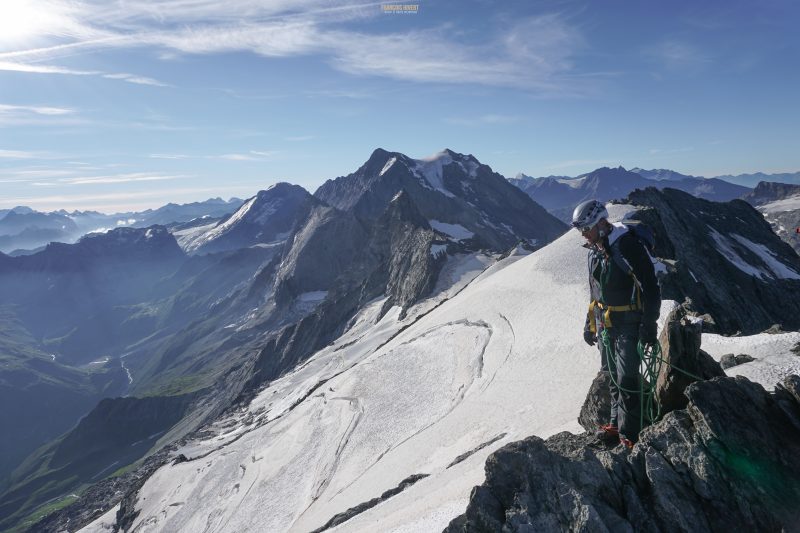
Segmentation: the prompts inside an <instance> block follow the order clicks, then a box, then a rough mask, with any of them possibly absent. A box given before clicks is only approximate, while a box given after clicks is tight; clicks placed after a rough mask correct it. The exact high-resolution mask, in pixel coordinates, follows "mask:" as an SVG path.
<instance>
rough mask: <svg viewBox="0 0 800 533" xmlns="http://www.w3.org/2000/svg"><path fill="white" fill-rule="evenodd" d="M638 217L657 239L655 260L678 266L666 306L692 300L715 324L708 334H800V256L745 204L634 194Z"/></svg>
mask: <svg viewBox="0 0 800 533" xmlns="http://www.w3.org/2000/svg"><path fill="white" fill-rule="evenodd" d="M627 201H628V203H631V204H633V205H637V206H642V207H645V208H649V209H643V210H641V211H639V212H637V213H636V215H635V217H636V218H638V219H640V220H642V221H643V222H645V223H647V224H648V225H649V226H650V227H652V228H653V230H654V231H655V233H656V249H655V255H656V256H658V257H661V258H666V259H671V260H673V261H675V262H676V269H675V271H674V272H670V273H668V274H667V275H666V276H664V277H662V278H661V293H662V297H663V298H665V299H671V300H676V301H679V302H680V301H684V299H685V298H686V297H688V298H690V299H691V301H692V305H693V308H694V309H696V310H697V311H698V312H700V313H707V314H709V315H711V317H713V322H714V323H713V324H712V323H710V322H707V323H706V324H705V327H706V331H715V332H720V333H726V334H734V333H736V332H737V331H738V332H741V333H743V334H746V335H749V334H754V333H759V332H761V331H764V330H765V329H767V328H768V327H770V326H772V325H773V324H776V323H778V324H780V325H781V327H782V328H783V329H784V330H797V329H798V328H800V257H798V256H797V254H796V253H795V252H794V250H792V248H791V247H790V246H789V245H788V244H786V243H785V242H783V241H781V240H780V239H779V238H778V237H777V236H776V235H775V234H774V233H773V232H772V230H771V229H770V227H769V224H768V223H767V222H766V221H765V220H764V218H763V217H762V216H761V214H760V213H759V212H758V211H756V210H755V209H754V208H753V207H751V206H750V205H749V204H747V203H746V202H743V201H741V200H732V201H730V202H727V203H716V202H708V201H706V200H700V199H698V198H695V197H693V196H691V195H689V194H686V193H684V192H681V191H678V190H674V189H664V190H662V191H659V190H657V189H654V188H648V189H645V190H639V191H634V192H633V193H631V194H630V196H629V198H628V200H627Z"/></svg>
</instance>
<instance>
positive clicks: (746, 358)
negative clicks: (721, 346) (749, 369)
mask: <svg viewBox="0 0 800 533" xmlns="http://www.w3.org/2000/svg"><path fill="white" fill-rule="evenodd" d="M750 361H755V359H754V358H753V356H751V355H747V354H746V353H743V354H737V355H734V354H732V353H729V354H725V355H723V356H722V357H721V358H720V360H719V366H721V367H722V368H723V369H725V368H731V367H734V366H737V365H741V364H744V363H749V362H750Z"/></svg>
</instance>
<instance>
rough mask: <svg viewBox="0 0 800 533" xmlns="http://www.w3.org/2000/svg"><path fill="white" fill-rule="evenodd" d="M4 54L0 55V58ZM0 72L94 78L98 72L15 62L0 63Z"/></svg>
mask: <svg viewBox="0 0 800 533" xmlns="http://www.w3.org/2000/svg"><path fill="white" fill-rule="evenodd" d="M3 56H4V54H0V58H1V57H3ZM0 70H6V71H12V72H30V73H34V74H72V75H74V76H96V75H98V74H101V73H100V72H97V71H93V70H76V69H71V68H66V67H59V66H56V65H40V64H36V63H18V62H15V61H0Z"/></svg>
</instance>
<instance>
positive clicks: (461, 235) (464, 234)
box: [428, 220, 475, 241]
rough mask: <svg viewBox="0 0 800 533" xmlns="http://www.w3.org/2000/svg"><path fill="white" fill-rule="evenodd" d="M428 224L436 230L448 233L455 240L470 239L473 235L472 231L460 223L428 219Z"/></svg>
mask: <svg viewBox="0 0 800 533" xmlns="http://www.w3.org/2000/svg"><path fill="white" fill-rule="evenodd" d="M428 224H430V225H431V227H432V228H433V229H435V230H436V231H439V232H441V233H444V234H445V235H449V236H451V237H452V238H454V239H456V240H457V241H460V240H462V239H471V238H472V237H473V236H475V234H474V233H472V232H471V231H470V230H468V229H467V228H465V227H464V226H462V225H461V224H448V223H447V222H439V221H438V220H429V221H428Z"/></svg>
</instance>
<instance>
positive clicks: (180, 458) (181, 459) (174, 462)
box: [172, 454, 189, 466]
mask: <svg viewBox="0 0 800 533" xmlns="http://www.w3.org/2000/svg"><path fill="white" fill-rule="evenodd" d="M188 460H189V459H187V458H186V456H185V455H183V454H180V455H178V456H177V457H176V458H175V459H173V460H172V466H175V465H178V464H181V463H185V462H187V461H188Z"/></svg>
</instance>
